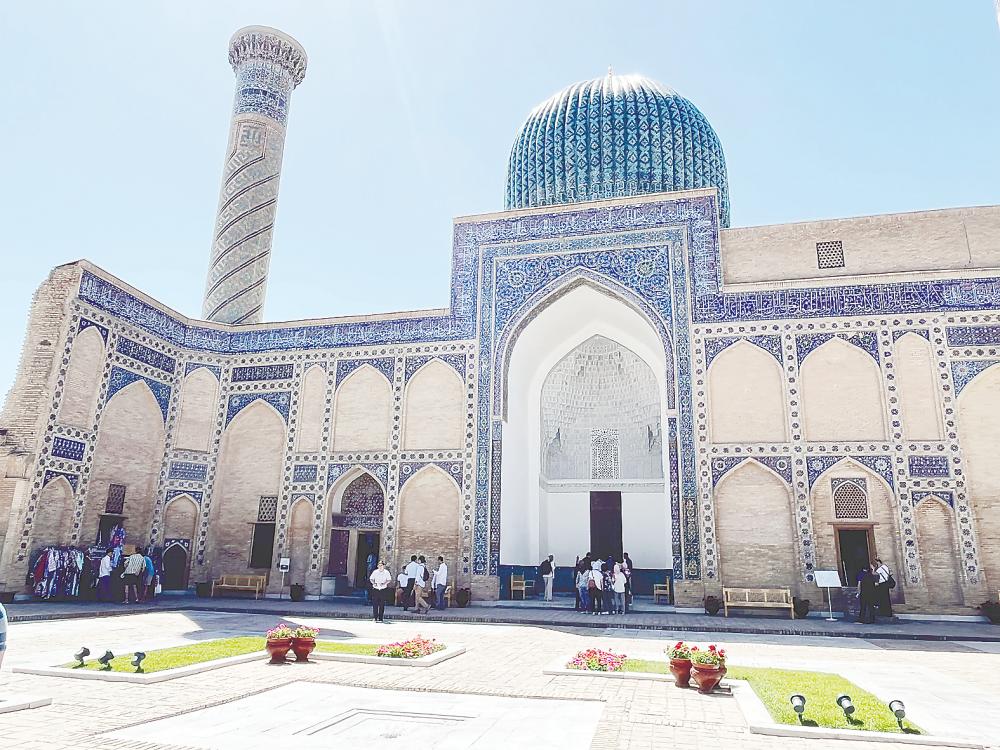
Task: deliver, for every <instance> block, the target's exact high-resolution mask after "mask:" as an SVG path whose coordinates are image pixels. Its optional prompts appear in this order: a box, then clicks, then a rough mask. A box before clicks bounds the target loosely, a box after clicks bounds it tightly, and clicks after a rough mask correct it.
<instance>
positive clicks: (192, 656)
mask: <svg viewBox="0 0 1000 750" xmlns="http://www.w3.org/2000/svg"><path fill="white" fill-rule="evenodd" d="M263 650H264V639H263V638H261V637H258V636H242V637H239V638H222V639H219V640H213V641H202V642H200V643H191V644H188V645H185V646H174V647H173V648H161V649H157V650H156V651H147V652H146V658H145V660H144V661H143V662H142V671H143V672H145V673H147V674H148V673H150V672H162V671H163V670H165V669H176V668H178V667H187V666H190V665H191V664H200V663H201V662H206V661H214V660H216V659H225V658H226V657H227V656H239V655H240V654H249V653H252V652H254V651H263ZM133 653H134V652H129V653H127V654H122V655H121V656H116V657H115V658H114V659H112V660H111V670H110V671H112V672H135V667H133V666H132V664H131V661H132V658H133ZM99 656H101V654H100V653H94V654H91V655H90V656H89V657H87V663H86V665H85V666H83V667H79V666H77V664H78V663H77V662H75V661H74V662H70V663H68V664H63V665H62V666H64V667H70V668H76V669H94V670H100V669H103V667H102V665H101V664H100V663H99V662H98V661H97V657H99Z"/></svg>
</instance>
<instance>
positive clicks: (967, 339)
mask: <svg viewBox="0 0 1000 750" xmlns="http://www.w3.org/2000/svg"><path fill="white" fill-rule="evenodd" d="M945 338H946V339H947V341H948V346H992V345H995V344H1000V326H949V327H948V328H946V329H945Z"/></svg>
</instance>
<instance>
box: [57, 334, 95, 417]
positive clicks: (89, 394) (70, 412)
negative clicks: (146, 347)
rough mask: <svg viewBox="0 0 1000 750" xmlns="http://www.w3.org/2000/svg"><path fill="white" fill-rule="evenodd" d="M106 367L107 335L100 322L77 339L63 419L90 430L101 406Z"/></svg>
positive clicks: (61, 409)
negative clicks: (103, 331)
mask: <svg viewBox="0 0 1000 750" xmlns="http://www.w3.org/2000/svg"><path fill="white" fill-rule="evenodd" d="M103 370H104V338H103V337H102V336H101V332H100V331H99V330H98V329H97V327H96V326H89V327H88V328H85V329H84V330H82V331H81V332H80V333H79V335H77V337H76V339H75V340H74V341H73V351H72V353H71V354H70V358H69V367H67V368H66V379H65V385H64V386H63V397H62V403H61V404H60V405H59V421H60V422H62V423H63V424H67V425H72V426H73V427H82V428H83V429H86V430H89V429H91V427H92V426H93V422H94V414H95V412H96V410H97V399H98V396H99V393H98V391H99V390H100V387H101V373H102V371H103Z"/></svg>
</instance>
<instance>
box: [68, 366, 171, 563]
mask: <svg viewBox="0 0 1000 750" xmlns="http://www.w3.org/2000/svg"><path fill="white" fill-rule="evenodd" d="M165 437H166V433H165V430H164V425H163V413H162V411H161V410H160V404H159V403H158V402H157V400H156V397H155V396H154V395H153V392H152V391H151V390H150V388H149V385H148V384H147V383H146V381H145V380H136V381H135V382H133V383H130V384H129V385H127V386H125V387H124V388H122V389H121V390H120V391H118V392H117V393H116V394H115V395H114V396H112V397H111V399H110V400H109V401H108V403H107V404H105V406H104V410H103V411H102V413H101V421H100V426H99V428H98V433H97V445H96V446H95V448H94V463H93V469H92V470H91V475H90V482H89V484H88V486H87V497H86V501H85V504H84V516H83V523H82V525H81V528H80V537H79V538H80V541H81V542H82V543H84V544H90V543H92V542H93V541H94V540H96V538H97V530H98V522H99V519H100V517H101V515H102V514H104V512H105V510H106V508H107V500H108V488H109V487H110V485H112V484H117V485H124V486H125V505H124V510H123V515H124V516H125V520H124V525H125V530H126V532H127V534H128V541H129V542H130V543H132V544H137V545H139V546H145V545H147V544H149V542H150V530H151V528H150V527H151V526H152V522H153V509H154V507H155V505H156V482H157V478H158V477H159V472H160V466H161V465H162V463H163V450H164V441H165Z"/></svg>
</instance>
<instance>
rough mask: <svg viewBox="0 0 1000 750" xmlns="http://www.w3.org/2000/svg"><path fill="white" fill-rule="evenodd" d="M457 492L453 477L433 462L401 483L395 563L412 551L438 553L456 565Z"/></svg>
mask: <svg viewBox="0 0 1000 750" xmlns="http://www.w3.org/2000/svg"><path fill="white" fill-rule="evenodd" d="M460 505H461V495H460V493H459V490H458V485H457V484H456V483H455V480H454V479H453V478H452V477H450V476H448V473H447V472H445V471H443V470H442V469H441V468H440V467H438V466H435V465H434V464H428V465H427V466H424V467H423V468H421V469H420V470H419V471H417V472H416V473H415V474H414V475H413V476H412V477H410V478H409V479H408V480H407V481H406V484H404V485H403V488H402V490H401V491H400V494H399V523H398V524H397V525H396V527H397V529H398V533H397V538H396V550H395V552H396V555H395V557H396V565H397V567H398V565H399V561H401V560H403V559H404V558H408V557H409V556H410V555H413V554H423V555H426V556H427V559H429V560H430V559H435V558H437V556H438V555H442V556H443V557H444V559H445V561H447V562H448V564H449V565H451V566H452V567H453V569H455V570H457V569H458V562H459V559H460V555H461V532H460V527H459V519H460V517H461V514H460V512H459V506H460Z"/></svg>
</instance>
